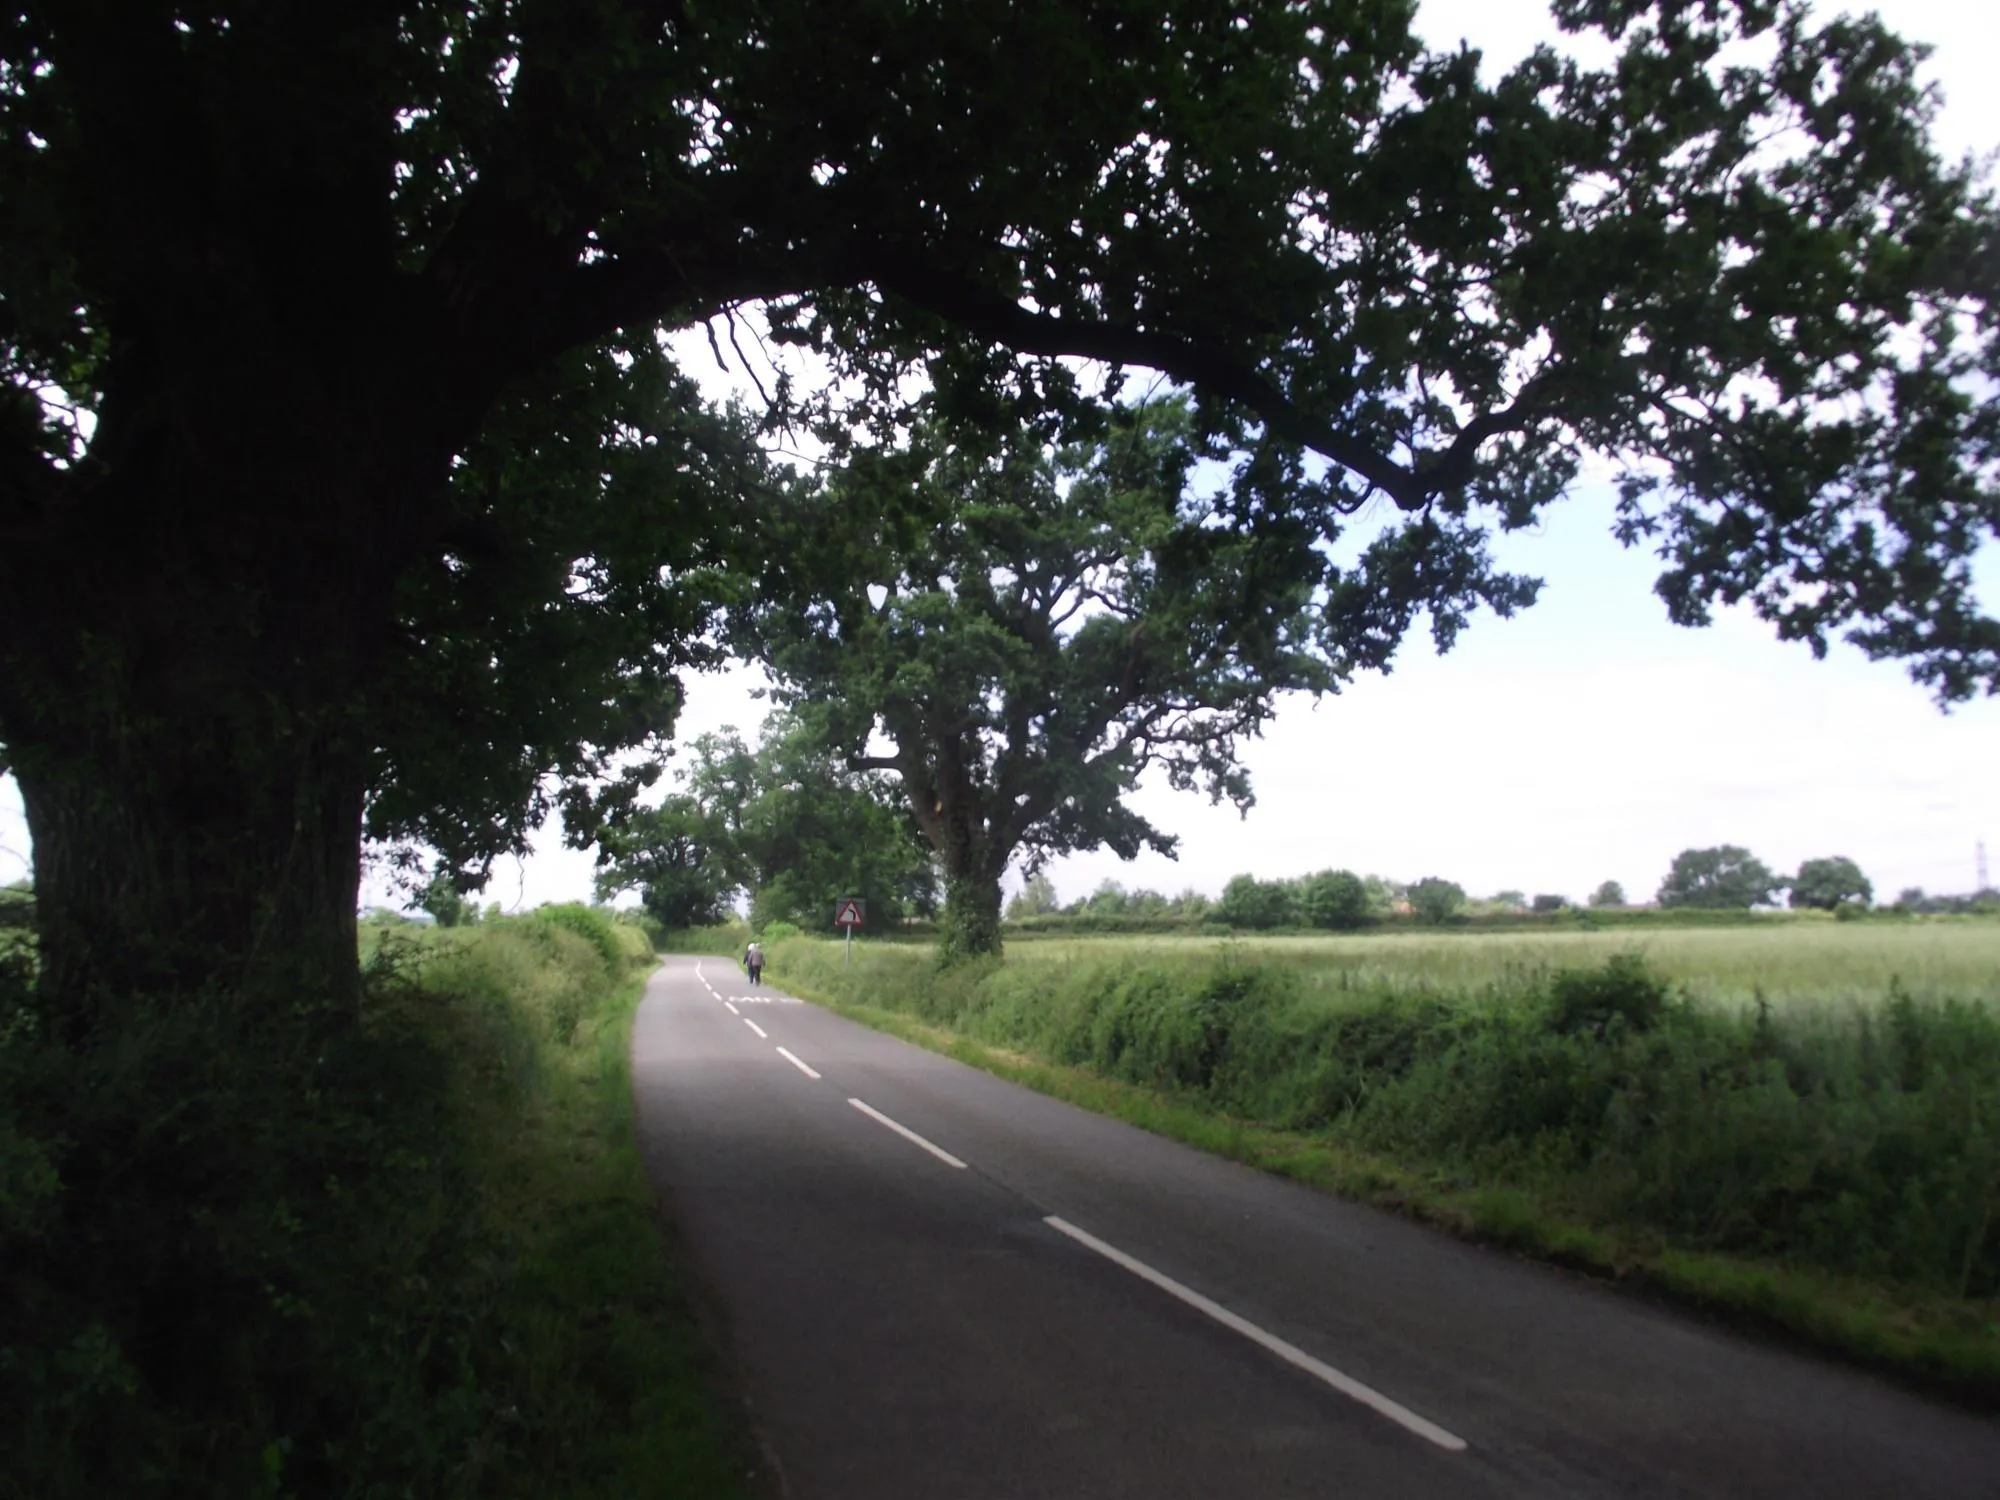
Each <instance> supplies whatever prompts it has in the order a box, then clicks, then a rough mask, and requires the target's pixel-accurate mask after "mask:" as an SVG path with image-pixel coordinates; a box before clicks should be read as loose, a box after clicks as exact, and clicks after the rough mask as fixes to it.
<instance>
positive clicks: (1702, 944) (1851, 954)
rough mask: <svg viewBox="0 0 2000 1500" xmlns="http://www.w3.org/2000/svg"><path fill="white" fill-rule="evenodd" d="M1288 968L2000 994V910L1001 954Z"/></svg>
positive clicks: (1060, 960)
mask: <svg viewBox="0 0 2000 1500" xmlns="http://www.w3.org/2000/svg"><path fill="white" fill-rule="evenodd" d="M1223 952H1227V953H1232V954H1235V955H1236V956H1237V957H1238V958H1239V959H1240V960H1241V961H1242V962H1245V963H1255V964H1259V965H1265V966H1270V967H1275V968H1283V969H1287V970H1290V971H1292V972H1294V973H1295V974H1296V975H1297V977H1298V979H1299V982H1300V983H1301V984H1302V985H1303V986H1304V987H1306V988H1307V989H1309V990H1312V991H1317V992H1322V993H1327V994H1330V995H1336V994H1340V993H1345V992H1349V991H1359V992H1362V993H1366V992H1369V991H1371V990H1374V989H1377V988H1380V987H1389V988H1394V989H1398V990H1403V991H1420V990H1425V989H1429V990H1435V991H1437V992H1439V993H1443V994H1450V995H1470V994H1477V993H1481V992H1484V991H1487V990H1489V989H1492V990H1496V991H1497V992H1501V993H1505V992H1509V991H1512V990H1515V989H1519V988H1521V987H1523V986H1532V985H1533V984H1535V983H1539V982H1542V981H1544V980H1545V979H1546V977H1547V976H1548V975H1549V974H1551V973H1554V972H1556V971H1558V970H1562V969H1576V968H1589V967H1593V966H1596V965H1601V964H1603V963H1604V962H1605V961H1606V960H1607V959H1609V958H1610V957H1612V956H1613V955H1615V954H1621V953H1636V954H1638V955H1640V956H1641V957H1643V958H1644V959H1645V961H1646V963H1647V965H1648V966H1649V967H1650V968H1652V969H1654V970H1655V971H1656V972H1658V973H1660V974H1661V975H1663V976H1665V977H1666V978H1667V979H1668V980H1670V981H1672V982H1674V983H1676V984H1679V985H1684V986H1686V987H1687V988H1688V989H1689V990H1691V991H1692V992H1694V993H1695V994H1698V995H1699V996H1701V998H1702V999H1703V1000H1705V1001H1707V1002H1709V1003H1711V1004H1717V1005H1732V1006H1734V1005H1751V1004H1754V1003H1755V1002H1756V1000H1757V998H1758V997H1759V996H1760V995H1761V996H1763V997H1764V998H1765V999H1767V1000H1769V1001H1770V1002H1772V1003H1773V1004H1774V1005H1779V1006H1786V1005H1790V1004H1792V1003H1793V1002H1797V1003H1800V1004H1804V1005H1806V1006H1808V1007H1810V1008H1814V1009H1824V1008H1825V1007H1827V1006H1829V1005H1840V1004H1847V1003H1858V1004H1862V1005H1869V1004H1874V1003H1876V1002H1878V1001H1880V1000H1881V999H1882V997H1883V996H1885V995H1886V994H1887V993H1888V992H1889V989H1890V986H1891V985H1892V984H1893V985H1895V986H1897V987H1898V988H1899V989H1900V990H1901V991H1902V992H1903V993H1906V994H1908V995H1910V996H1912V997H1913V998H1915V999H1918V1000H1923V1001H1935V1000H1943V999H1947V998H1950V999H1957V1000H1965V1001H1981V1002H1984V1003H1987V1004H2000V922H1995V921H1992V920H1990V919H1980V918H1971V917H1932V918H1917V919H1906V920H1892V919H1886V918H1885V919H1878V920H1870V921H1862V922H1837V921H1834V920H1833V919H1832V918H1830V917H1821V916H1819V914H1817V913H1813V914H1797V913H1791V914H1787V917H1786V919H1784V920H1757V921H1752V922H1747V923H1742V924H1739V925H1734V926H1712V927H1691V928H1655V929H1648V930H1638V931H1634V930H1606V931H1594V932H1593V931H1547V930H1545V931H1501V932H1473V931H1466V932H1452V931H1445V932H1437V931H1431V932H1423V931H1407V930H1406V931H1402V932H1395V933H1380V932H1364V933H1349V934H1338V935H1336V934H1313V935H1304V934H1301V935H1298V936H1287V937H1251V938H1236V939H1231V940H1229V941H1228V942H1227V943H1226V944H1222V945H1219V944H1218V943H1217V942H1216V941H1215V940H1213V939H1206V940H1204V939H1196V938H1173V937H1161V936H1153V935H1149V936H1144V937H1131V938H1087V939H1082V940H1078V939H1067V940H1064V939H1056V938H1049V939H1036V940H1033V941H1028V942H1015V943H1013V944H1011V945H1010V947H1009V964H1010V965H1012V966H1018V967H1020V968H1022V969H1023V970H1034V971H1036V972H1041V971H1042V970H1043V969H1044V968H1045V967H1052V968H1057V969H1060V968H1062V967H1065V966H1067V965H1070V964H1073V963H1076V962H1084V963H1090V964H1098V963H1103V962H1106V961H1108V960H1110V959H1112V958H1118V959H1122V960H1127V961H1131V962H1134V963H1141V964H1144V965H1147V966H1149V967H1150V966H1157V965H1165V966H1172V965H1173V964H1176V963H1180V962H1189V961H1191V962H1194V963H1197V964H1199V963H1205V962H1207V961H1209V960H1210V959H1211V958H1213V957H1214V956H1215V955H1216V954H1218V953H1223Z"/></svg>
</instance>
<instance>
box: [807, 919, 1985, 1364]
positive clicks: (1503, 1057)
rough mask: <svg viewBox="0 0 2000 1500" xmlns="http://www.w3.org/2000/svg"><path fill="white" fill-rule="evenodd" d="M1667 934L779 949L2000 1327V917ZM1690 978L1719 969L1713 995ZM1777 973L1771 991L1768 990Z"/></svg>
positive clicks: (1454, 1166)
mask: <svg viewBox="0 0 2000 1500" xmlns="http://www.w3.org/2000/svg"><path fill="white" fill-rule="evenodd" d="M1857 929H1858V930H1857ZM1913 933H1914V934H1918V935H1928V937H1929V939H1930V941H1931V942H1932V943H1934V944H1936V945H1937V947H1938V949H1940V950H1941V951H1936V952H1927V951H1925V949H1924V948H1923V945H1922V944H1921V943H1919V942H1913V941H1911V934H1913ZM1664 936H1666V935H1665V934H1656V935H1652V936H1651V937H1650V939H1649V941H1648V942H1647V943H1646V944H1645V945H1643V949H1642V951H1640V952H1623V953H1621V952H1619V951H1617V949H1616V948H1613V947H1609V946H1607V945H1604V944H1601V943H1599V942H1597V941H1595V940H1594V939H1593V938H1592V937H1591V935H1587V934H1580V935H1578V938H1580V939H1582V941H1570V942H1567V943H1563V944H1559V945H1557V946H1555V947H1553V948H1552V947H1551V946H1549V942H1548V940H1547V939H1545V938H1543V939H1535V940H1525V939H1524V940H1523V941H1522V942H1521V943H1514V942H1512V941H1510V940H1509V939H1504V938H1488V939H1481V940H1478V941H1477V942H1476V943H1475V942H1468V941H1465V940H1462V939H1438V940H1434V941H1431V942H1428V943H1426V942H1423V941H1422V940H1414V941H1413V940H1410V939H1402V940H1389V939H1371V938H1366V937H1364V938H1358V939H1353V938H1350V939H1341V940H1327V941H1325V942H1321V943H1311V942H1305V943H1286V942H1282V941H1274V942H1267V943H1259V944H1254V945H1253V944H1233V943H1232V944H1224V945H1220V946H1218V945H1215V944H1208V945H1205V946H1203V947H1201V948H1190V947H1187V946H1178V947H1176V946H1171V945H1169V946H1163V945H1161V944H1158V943H1157V942H1151V943H1145V944H1137V943H1120V942H1116V941H1110V942H1102V941H1100V942H1094V943H1093V942H1080V943H1068V944H1054V943H1047V944H1042V943H1038V944H1033V945H1022V946H1020V947H1018V948H1016V949H1014V950H1013V951H1012V952H1011V953H1010V955H1009V957H1008V958H1007V959H1006V960H1005V961H1004V962H1000V963H988V964H984V965H975V966H968V967H966V968H963V969H959V970H949V971H945V972H942V973H940V972H936V971H935V970H933V969H932V968H931V967H930V965H929V963H928V959H927V955H925V954H924V953H923V952H921V951H920V950H909V949H898V948H894V947H875V946H871V947H867V948H864V949H860V950H857V952H856V955H855V958H856V962H855V965H854V967H853V968H852V969H851V970H850V969H844V968H842V967H841V960H840V955H839V953H838V950H837V949H835V948H834V947H833V946H832V945H830V944H822V943H816V942H809V941H797V942H788V943H785V944H783V945H780V946H779V947H778V948H777V949H776V951H775V952H774V955H773V958H774V974H775V975H776V976H777V977H778V978H779V980H780V982H784V983H792V984H797V985H801V986H803V987H804V988H805V989H806V990H807V992H809V993H815V994H820V995H825V996H829V997H833V998H836V999H842V1000H846V1001H849V1002H859V1003H866V1004H871V1005H876V1006H882V1007H887V1008H890V1009H893V1010H896V1011H899V1012H902V1013H904V1014H908V1015H911V1016H914V1017H916V1018H919V1019H920V1020H923V1021H925V1022H928V1023H931V1024H935V1025H939V1026H942V1027H945V1028H947V1029H949V1030H950V1031H952V1032H953V1033H955V1034H958V1035H962V1036H967V1037H971V1038H975V1039H978V1040H980V1041H983V1042H986V1043H990V1044H993V1045H997V1046H1000V1047H1003V1048H1006V1049H1010V1050H1012V1051H1015V1052H1018V1053H1025V1054H1027V1055H1028V1056H1030V1057H1032V1058H1035V1059H1039V1060H1041V1061H1042V1062H1045V1063H1050V1064H1056V1065H1061V1066H1069V1067H1077V1068H1084V1069H1088V1070H1090V1071H1091V1072H1093V1073H1095V1074H1096V1075H1098V1076H1101V1077H1104V1078H1107V1079H1112V1080H1117V1081H1120V1082H1124V1083H1129V1084H1136V1085H1141V1086H1144V1087H1146V1088H1148V1089H1151V1090H1153V1091H1156V1092H1157V1093H1159V1094H1162V1095H1165V1096H1167V1097H1169V1098H1172V1099H1178V1100H1183V1101H1186V1102H1188V1103H1189V1104H1191V1105H1194V1106H1197V1107H1199V1108H1201V1109H1205V1110H1209V1111H1213V1112H1216V1113H1219V1114H1224V1115H1227V1116H1230V1117H1233V1118H1235V1119H1237V1120H1241V1121H1246V1122H1253V1123H1255V1124H1258V1125H1263V1126H1268V1127H1272V1128H1275V1129H1281V1130H1288V1131H1295V1132H1304V1133H1306V1134H1309V1135H1311V1136H1313V1137H1315V1138H1318V1139H1322V1140H1326V1141H1329V1142H1333V1143H1336V1144H1340V1145H1343V1146H1347V1147H1352V1148H1355V1149H1357V1150H1361V1151H1365V1152H1367V1153H1372V1154H1374V1155H1375V1156H1377V1157H1380V1158H1383V1159H1386V1160H1389V1161H1393V1162H1396V1163H1400V1164H1402V1165H1403V1166H1405V1167H1408V1168H1412V1169H1416V1170H1419V1171H1422V1172H1424V1173H1426V1174H1429V1176H1430V1178H1431V1180H1433V1181H1443V1182H1446V1183H1449V1184H1452V1185H1455V1186H1459V1187H1464V1188H1468V1189H1474V1188H1476V1189H1495V1188H1507V1189H1520V1190H1523V1191H1526V1192H1529V1193H1531V1194H1532V1196H1533V1200H1534V1201H1535V1202H1537V1203H1539V1204H1542V1205H1544V1206H1549V1207H1552V1208H1554V1209H1556V1210H1559V1211H1560V1212H1561V1213H1563V1214H1566V1215H1569V1216H1572V1217H1574V1218H1576V1219H1579V1220H1581V1221H1584V1222H1589V1223H1595V1224H1600V1225H1611V1226H1616V1227H1618V1228H1619V1229H1620V1230H1621V1231H1624V1232H1628V1233H1632V1234H1636V1235H1637V1236H1638V1237H1639V1238H1640V1239H1641V1240H1642V1241H1646V1242H1649V1243H1652V1244H1654V1245H1657V1246H1665V1247H1675V1248H1678V1249H1681V1250H1685V1251H1695V1252H1721V1253H1727V1254H1730V1255H1736V1256H1748V1257H1758V1258H1766V1259H1771V1260H1775V1261H1779V1262H1782V1263H1784V1264H1786V1265H1790V1266H1794V1267H1799V1268H1806V1269H1809V1270H1812V1271H1814V1272H1816V1273H1826V1274H1829V1275H1835V1276H1842V1277H1852V1278H1861V1279H1863V1280H1866V1281H1869V1282H1871V1283H1874V1284H1879V1285H1882V1286H1886V1287H1903V1288H1907V1289H1911V1290H1913V1291H1915V1292H1917V1293H1920V1294H1922V1295H1924V1296H1927V1297H1933V1298H1945V1299H1952V1300H1956V1301H1959V1302H1963V1303H1965V1304H1966V1305H1967V1306H1968V1307H1971V1308H1973V1309H1974V1311H1973V1313H1972V1314H1971V1316H1972V1317H1973V1325H1971V1326H1976V1327H1984V1328H1985V1329H1986V1330H1987V1333H1986V1335H1985V1336H1987V1337H1991V1336H1992V1334H1993V1332H1994V1330H1993V1326H1992V1325H1993V1323H1994V1313H1995V1312H1996V1311H2000V1303H1994V1302H1993V1300H1992V1299H1996V1298H2000V1010H1996V1009H1995V1008H1994V1007H1993V1005H1992V1004H1991V1001H1992V999H1993V989H1994V986H1995V984H1996V982H2000V981H1996V975H1995V973H1994V972H1993V970H1992V968H1991V967H1990V961H1988V962H1986V963H1982V955H1990V954H1994V953H1996V952H2000V943H1996V942H1995V938H1996V936H2000V926H1994V927H1974V926H1970V925H1967V926H1965V927H1962V928H1961V927H1943V926H1940V927H1938V928H1935V929H1926V928H1915V929H1904V928H1887V927H1882V928H1875V927H1869V926H1863V925H1861V924H1854V925H1853V926H1852V927H1850V926H1847V925H1843V926H1840V927H1836V926H1834V925H1833V924H1831V923H1828V924H1826V925H1825V926H1824V927H1823V928H1816V929H1805V928H1800V929H1796V930H1794V931H1793V932H1791V933H1780V934H1775V936H1778V937H1781V938H1784V939H1785V940H1787V941H1792V942H1800V943H1804V944H1808V945H1810V946H1808V947H1806V948H1805V949H1804V951H1801V952H1794V953H1790V954H1784V953H1780V952H1779V951H1777V950H1775V949H1773V948H1768V947H1763V946H1760V944H1761V943H1763V942H1767V941H1768V940H1769V939H1768V938H1767V937H1766V935H1765V934H1760V933H1744V932H1739V931H1733V930H1716V931H1702V932H1698V933H1691V934H1687V935H1686V939H1685V940H1683V941H1678V942H1671V943H1669V942H1663V941H1661V938H1663V937H1664ZM1746 939H1747V940H1750V941H1747V942H1746V941H1745V940H1746ZM1871 942H1872V943H1874V944H1876V945H1877V946H1875V947H1874V948H1872V949H1871V948H1870V947H1869V943H1871ZM1622 946H1624V947H1627V948H1631V947H1634V946H1638V945H1633V944H1631V943H1630V940H1629V938H1628V940H1627V942H1626V944H1624V945H1622ZM1905 970H1908V971H1909V972H1911V973H1913V974H1916V975H1917V976H1919V978H1918V980H1917V983H1916V984H1914V985H1913V984H1910V983H1906V982H1905V981H1904V980H1903V979H1902V978H1901V974H1902V972H1903V971H1905ZM1689 976H1707V978H1708V979H1709V981H1711V982H1713V981H1715V980H1716V979H1718V978H1721V979H1722V980H1723V981H1724V982H1722V983H1720V984H1718V985H1717V989H1718V990H1719V991H1720V998H1718V997H1717V996H1716V995H1714V994H1711V993H1708V992H1705V991H1704V988H1703V986H1702V982H1701V980H1700V979H1699V978H1696V977H1689ZM1753 976H1763V978H1762V979H1759V978H1757V977H1753ZM1870 976H1880V986H1879V988H1877V989H1875V990H1874V991H1873V992H1872V993H1865V992H1864V990H1863V986H1864V984H1865V983H1866V982H1867V981H1868V978H1869V977H1870ZM1766 980H1768V982H1769V983H1770V985H1771V987H1772V990H1773V992H1774V993H1776V994H1778V995H1781V996H1782V997H1783V1003H1775V1002H1774V1001H1772V1000H1770V999H1764V1000H1761V1001H1760V1000H1759V999H1758V990H1759V988H1760V986H1761V984H1762V983H1763V982H1764V981H1766ZM1955 984H1963V985H1964V986H1965V992H1964V993H1960V994H1954V993H1952V992H1951V989H1950V987H1951V986H1953V985H1955ZM1815 994H1818V995H1820V996H1822V997H1825V998H1820V999H1817V1000H1816V999H1815V998H1814V996H1815ZM1980 1307H1983V1308H1984V1309H1985V1310H1984V1311H1979V1310H1978V1309H1979V1308H1980ZM1994 1354H1995V1356H1996V1357H1995V1360H1994V1361H1993V1364H1992V1368H1993V1369H1995V1370H2000V1341H1995V1344H1994Z"/></svg>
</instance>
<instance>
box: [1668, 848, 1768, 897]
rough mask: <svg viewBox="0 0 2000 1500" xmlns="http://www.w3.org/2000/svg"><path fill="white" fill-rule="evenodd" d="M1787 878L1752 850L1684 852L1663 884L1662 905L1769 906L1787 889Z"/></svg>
mask: <svg viewBox="0 0 2000 1500" xmlns="http://www.w3.org/2000/svg"><path fill="white" fill-rule="evenodd" d="M1784 887H1785V880H1784V877H1783V876H1780V875H1776V874H1773V873H1772V871H1771V869H1770V867H1769V866H1767V865H1766V864H1765V863H1764V862H1763V861H1762V860H1761V859H1758V858H1757V857H1756V856H1755V855H1753V854H1752V853H1751V852H1750V851H1749V850H1748V849H1743V848H1739V847H1738V846H1736V845H1735V844H1719V845H1717V846H1716V847H1715V848H1713V849H1683V850H1682V851H1681V852H1680V853H1679V854H1676V855H1675V856H1674V863H1673V868H1671V869H1670V870H1668V871H1667V878H1666V879H1665V880H1663V881H1661V882H1660V892H1659V902H1660V905H1662V906H1693V907H1705V908H1710V909H1716V910H1720V909H1725V908H1731V907H1742V908H1746V909H1747V908H1749V907H1752V906H1769V905H1770V904H1771V901H1772V898H1773V897H1774V896H1776V894H1777V893H1778V892H1779V891H1781V890H1783V889H1784Z"/></svg>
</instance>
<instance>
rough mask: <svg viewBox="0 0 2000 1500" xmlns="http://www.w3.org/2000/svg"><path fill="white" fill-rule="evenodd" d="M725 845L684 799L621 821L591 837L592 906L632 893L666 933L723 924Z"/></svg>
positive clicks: (707, 818) (727, 868)
mask: <svg viewBox="0 0 2000 1500" xmlns="http://www.w3.org/2000/svg"><path fill="white" fill-rule="evenodd" d="M728 838H729V833H728V829H727V826H726V825H725V824H724V823H723V821H722V820H721V819H720V818H719V817H717V816H716V815H715V814H714V813H713V812H711V811H710V810H709V809H707V808H704V807H703V806H702V805H701V803H700V802H699V801H698V800H697V799H696V798H694V797H691V796H686V795H680V796H670V797H668V798H666V799H665V800H664V801H663V802H661V803H660V805H659V806H658V807H650V808H638V809H633V810H631V811H628V812H626V813H623V814H621V815H619V816H617V817H615V818H614V819H612V821H611V822H610V824H609V825H608V826H607V827H605V828H604V830H603V831H602V832H601V833H600V834H599V836H598V843H597V862H598V866H599V869H598V873H597V895H598V899H599V900H604V899H606V898H608V897H611V896H615V895H618V894H620V893H622V892H625V891H630V890H637V891H638V892H639V902H640V905H641V906H642V907H643V908H644V909H645V912H646V915H647V916H648V917H650V918H651V919H652V920H653V922H654V923H655V924H656V925H657V926H658V927H659V928H660V929H661V930H662V931H667V932H672V931H676V930H679V929H682V928H688V927H704V926H708V925H711V924H713V923H716V922H720V921H723V920H724V919H725V918H726V917H727V916H728V915H729V909H730V898H731V896H732V895H733V894H734V892H735V889H736V886H735V879H734V873H733V870H732V865H731V854H732V851H731V850H730V849H729V847H728Z"/></svg>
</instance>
